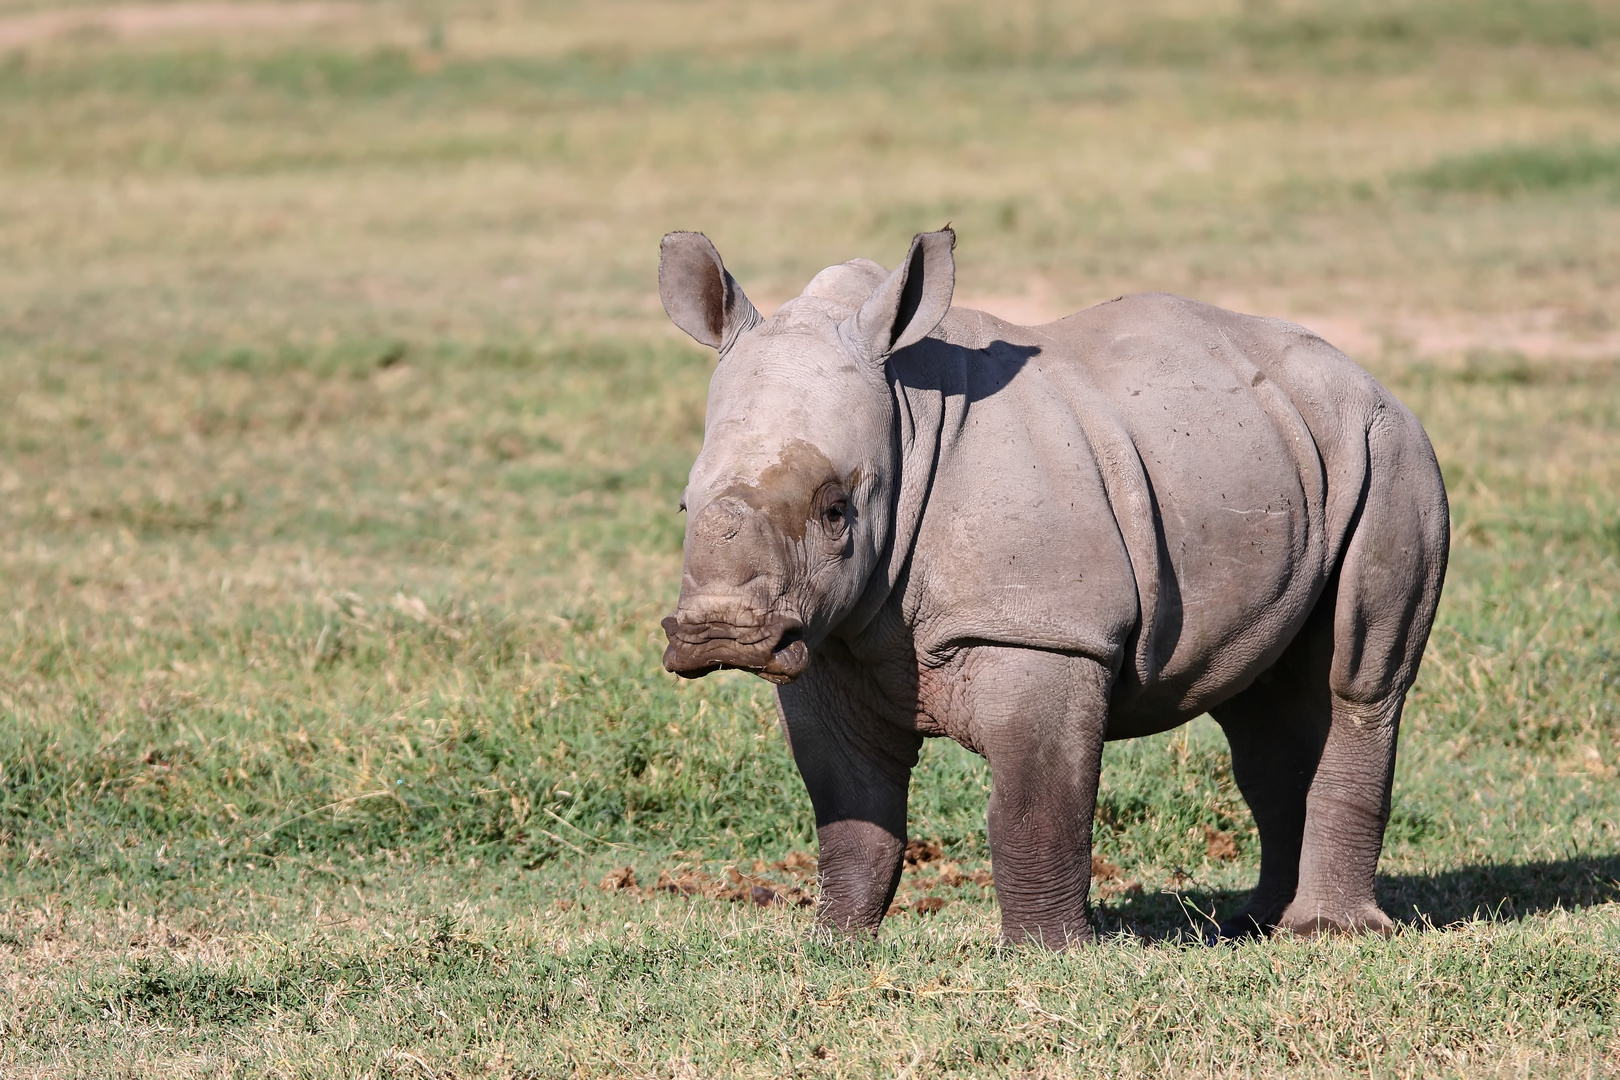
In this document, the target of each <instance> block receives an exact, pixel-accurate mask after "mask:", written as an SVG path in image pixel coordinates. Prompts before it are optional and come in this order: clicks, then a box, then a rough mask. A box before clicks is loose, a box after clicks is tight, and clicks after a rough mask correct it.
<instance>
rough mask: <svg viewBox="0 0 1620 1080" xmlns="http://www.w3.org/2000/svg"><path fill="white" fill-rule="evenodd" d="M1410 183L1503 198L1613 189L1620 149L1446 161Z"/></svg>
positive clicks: (1581, 147) (1488, 154)
mask: <svg viewBox="0 0 1620 1080" xmlns="http://www.w3.org/2000/svg"><path fill="white" fill-rule="evenodd" d="M1411 179H1412V181H1413V182H1414V183H1416V184H1417V185H1418V186H1419V187H1422V188H1424V189H1426V190H1428V191H1434V192H1451V191H1460V192H1471V193H1480V194H1486V195H1499V196H1501V195H1521V194H1530V193H1532V192H1542V191H1557V190H1560V189H1563V188H1579V187H1593V186H1598V185H1606V186H1608V187H1609V188H1610V189H1611V190H1612V189H1613V188H1614V185H1615V182H1616V181H1617V180H1620V148H1616V147H1611V146H1591V145H1587V144H1584V143H1570V144H1568V145H1560V146H1511V147H1505V148H1502V149H1499V150H1481V151H1478V152H1476V153H1473V154H1466V155H1462V156H1458V157H1448V158H1445V159H1443V160H1441V161H1438V162H1436V163H1435V164H1433V165H1431V166H1429V167H1428V168H1427V169H1424V170H1422V171H1421V172H1418V173H1415V174H1413V176H1412V177H1411Z"/></svg>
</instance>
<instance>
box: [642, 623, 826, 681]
mask: <svg viewBox="0 0 1620 1080" xmlns="http://www.w3.org/2000/svg"><path fill="white" fill-rule="evenodd" d="M663 627H664V634H665V636H666V637H668V638H669V648H667V649H665V650H664V669H665V670H666V671H672V672H674V673H675V674H677V675H679V676H681V677H682V678H685V679H699V678H702V677H703V676H705V675H707V674H708V673H709V672H711V671H720V670H723V669H725V668H736V669H738V670H741V671H752V672H753V673H754V674H755V675H758V676H759V677H761V678H763V679H768V680H770V681H771V682H773V683H776V684H778V685H781V684H783V683H789V682H792V681H793V680H794V679H796V678H798V677H799V676H800V675H802V674H804V669H805V668H807V667H809V666H810V646H809V645H808V644H806V642H805V640H804V636H803V635H804V623H803V622H801V621H800V620H799V619H796V618H794V617H793V616H791V615H777V616H773V617H771V618H767V619H765V620H763V621H761V622H758V623H734V622H726V621H721V620H715V619H693V618H690V617H688V616H686V615H685V613H683V612H680V611H677V612H676V613H675V614H673V615H671V616H669V617H668V618H666V619H665V620H664V622H663Z"/></svg>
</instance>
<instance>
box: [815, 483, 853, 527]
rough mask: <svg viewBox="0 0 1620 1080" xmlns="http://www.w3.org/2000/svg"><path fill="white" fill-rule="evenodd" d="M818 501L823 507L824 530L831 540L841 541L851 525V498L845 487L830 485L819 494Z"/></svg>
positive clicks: (822, 524)
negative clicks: (846, 529)
mask: <svg viewBox="0 0 1620 1080" xmlns="http://www.w3.org/2000/svg"><path fill="white" fill-rule="evenodd" d="M816 501H817V502H818V503H819V504H820V506H821V515H820V516H821V527H822V529H823V530H825V532H826V533H827V535H828V536H829V537H830V538H832V539H834V540H838V539H841V538H842V537H843V535H844V530H845V528H847V527H848V525H849V496H848V495H847V494H845V492H844V489H843V486H842V485H840V484H828V485H827V486H826V487H824V488H822V489H821V491H820V492H819V493H818V497H817V500H816Z"/></svg>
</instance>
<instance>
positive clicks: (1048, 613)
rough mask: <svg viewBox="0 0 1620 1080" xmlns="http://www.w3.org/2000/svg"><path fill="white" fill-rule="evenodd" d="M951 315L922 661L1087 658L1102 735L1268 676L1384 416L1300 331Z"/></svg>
mask: <svg viewBox="0 0 1620 1080" xmlns="http://www.w3.org/2000/svg"><path fill="white" fill-rule="evenodd" d="M952 316H953V318H952V319H951V320H948V322H947V324H946V326H945V327H944V328H943V332H942V334H941V337H942V338H944V339H945V340H947V341H951V342H953V343H954V344H955V345H956V347H957V349H958V351H959V352H960V353H961V355H962V361H961V362H962V364H963V366H964V374H963V384H962V389H961V395H962V413H963V416H962V419H961V420H960V421H959V422H958V423H957V424H956V425H955V426H954V428H952V426H950V425H947V430H946V431H945V432H944V433H943V434H942V437H941V444H940V455H939V465H938V475H937V477H936V479H935V481H934V486H933V487H934V489H933V491H932V492H931V493H930V497H929V501H928V508H927V511H926V513H925V516H924V520H923V522H922V526H921V528H920V529H919V532H918V542H917V548H916V561H917V569H918V570H920V571H921V572H922V574H923V577H924V582H925V584H924V586H923V587H921V588H918V587H917V586H916V585H914V586H913V592H914V593H916V594H917V596H918V599H917V600H916V602H915V603H914V605H913V606H914V607H915V610H916V614H917V615H920V616H923V618H922V619H920V620H919V621H918V622H917V624H916V625H918V628H919V631H920V633H919V644H920V645H923V646H924V647H925V648H934V649H936V650H937V649H940V648H941V647H943V646H946V645H948V643H949V642H950V641H952V640H955V641H964V640H969V639H983V640H995V641H1002V642H1006V643H1019V644H1027V645H1031V646H1036V647H1044V648H1064V649H1067V650H1069V651H1076V652H1080V653H1083V654H1086V655H1093V656H1096V657H1097V658H1098V659H1100V660H1104V661H1105V662H1108V663H1110V665H1111V666H1114V667H1115V668H1116V670H1117V671H1118V673H1119V678H1118V681H1117V690H1116V703H1115V704H1116V709H1115V711H1116V713H1117V714H1119V716H1120V717H1121V720H1120V724H1121V728H1120V730H1119V731H1118V732H1116V731H1114V730H1113V729H1112V728H1111V730H1110V734H1111V735H1113V734H1122V735H1131V734H1141V733H1144V732H1145V730H1150V729H1152V728H1154V727H1158V726H1168V724H1169V723H1173V722H1175V721H1176V720H1178V719H1181V718H1185V717H1186V716H1188V715H1193V714H1196V713H1197V712H1199V711H1202V710H1203V709H1205V708H1208V707H1209V706H1210V705H1211V704H1213V703H1216V702H1218V701H1219V700H1220V699H1222V698H1224V697H1226V696H1229V695H1230V694H1231V693H1235V692H1237V691H1238V690H1239V689H1241V688H1242V687H1243V686H1245V685H1247V683H1248V682H1249V681H1250V680H1252V679H1253V678H1254V676H1255V675H1257V674H1258V673H1259V672H1261V671H1263V670H1264V669H1265V668H1267V667H1269V666H1270V665H1271V663H1272V662H1274V661H1275V659H1276V657H1277V656H1278V655H1280V653H1281V651H1282V650H1283V649H1284V648H1285V647H1286V646H1287V644H1288V642H1289V641H1290V640H1291V639H1292V638H1293V636H1294V634H1295V633H1296V632H1297V630H1298V628H1299V626H1300V625H1302V624H1303V622H1304V619H1305V618H1306V616H1307V615H1308V614H1309V613H1310V610H1311V608H1312V606H1313V605H1314V603H1315V601H1316V599H1317V597H1318V596H1319V595H1320V594H1321V592H1322V589H1323V587H1324V586H1325V584H1326V582H1327V580H1328V578H1329V577H1330V575H1331V573H1332V569H1333V567H1334V566H1335V565H1336V561H1337V559H1338V555H1339V552H1340V551H1341V550H1342V544H1343V540H1344V536H1345V534H1346V532H1347V531H1348V529H1349V527H1350V524H1351V523H1352V520H1353V518H1354V514H1355V511H1356V507H1357V500H1358V499H1359V497H1360V493H1361V491H1362V490H1363V483H1362V481H1363V480H1364V478H1365V473H1366V452H1365V446H1366V440H1365V435H1366V424H1367V423H1368V422H1369V421H1368V417H1369V416H1370V415H1371V413H1372V412H1373V411H1375V410H1376V409H1377V408H1379V407H1381V403H1387V401H1388V400H1390V399H1388V395H1387V394H1386V393H1384V392H1383V391H1382V389H1381V388H1380V387H1378V385H1377V383H1376V382H1374V381H1373V380H1372V379H1371V378H1370V376H1367V375H1366V374H1365V373H1364V372H1362V371H1361V369H1360V368H1358V367H1356V366H1355V365H1354V364H1353V363H1351V362H1350V361H1349V360H1348V359H1347V358H1345V357H1344V356H1343V355H1342V354H1341V353H1339V352H1337V350H1334V349H1333V348H1332V347H1331V346H1328V345H1327V344H1326V343H1325V342H1322V341H1321V339H1320V338H1316V337H1315V336H1314V335H1311V334H1309V333H1308V332H1307V331H1304V330H1302V329H1301V328H1299V327H1295V326H1292V325H1291V324H1287V323H1281V322H1279V321H1276V320H1268V319H1256V318H1252V317H1248V316H1241V315H1236V314H1234V313H1231V312H1226V311H1222V310H1220V309H1217V308H1213V307H1209V306H1208V305H1203V304H1198V303H1195V302H1193V301H1188V300H1182V299H1180V298H1176V297H1169V296H1162V295H1151V294H1150V295H1144V296H1135V297H1127V298H1122V299H1121V300H1118V301H1115V302H1112V303H1109V304H1103V305H1099V306H1098V307H1095V308H1091V309H1088V310H1087V311H1083V312H1080V313H1078V314H1076V315H1073V316H1070V317H1069V318H1067V319H1063V320H1059V321H1058V322H1055V323H1050V324H1047V325H1045V326H1041V327H1033V328H1023V327H1014V326H1011V325H1009V324H1005V323H1001V322H1000V321H999V320H994V319H990V318H989V317H987V316H982V315H980V314H979V313H976V312H961V313H958V312H953V313H952ZM1358 447H1359V449H1358ZM1133 716H1139V717H1140V718H1141V719H1140V721H1137V720H1133V719H1132V718H1133ZM1133 725H1137V726H1141V725H1146V726H1145V727H1142V729H1141V730H1137V729H1136V727H1133Z"/></svg>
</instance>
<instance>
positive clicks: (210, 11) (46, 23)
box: [0, 0, 360, 49]
mask: <svg viewBox="0 0 1620 1080" xmlns="http://www.w3.org/2000/svg"><path fill="white" fill-rule="evenodd" d="M359 10H360V9H359V6H358V5H356V4H346V3H326V2H313V0H311V2H303V3H286V4H266V3H244V4H220V3H214V4H120V5H116V6H113V7H101V8H79V9H76V10H71V11H37V12H33V13H30V14H27V15H11V16H5V17H0V49H16V48H21V47H22V46H25V45H31V44H34V43H35V42H39V41H46V40H49V39H51V38H54V37H59V36H61V35H63V34H70V33H86V32H89V33H104V34H108V35H111V36H113V37H121V38H130V37H142V36H148V35H153V34H163V33H175V32H187V31H190V32H198V31H228V30H279V29H290V28H297V27H306V26H314V25H318V24H321V23H328V22H333V21H335V20H338V19H343V18H347V17H350V16H352V15H355V14H357V13H358V12H359Z"/></svg>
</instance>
